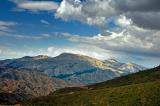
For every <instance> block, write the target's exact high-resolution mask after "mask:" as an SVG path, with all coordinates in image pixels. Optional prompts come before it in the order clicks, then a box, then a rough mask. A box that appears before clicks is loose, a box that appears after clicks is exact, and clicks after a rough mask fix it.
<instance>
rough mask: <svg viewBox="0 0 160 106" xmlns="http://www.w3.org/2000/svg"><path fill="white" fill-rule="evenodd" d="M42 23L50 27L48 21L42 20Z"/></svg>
mask: <svg viewBox="0 0 160 106" xmlns="http://www.w3.org/2000/svg"><path fill="white" fill-rule="evenodd" d="M40 22H41V23H42V24H46V25H49V22H48V21H46V20H43V19H42V20H40Z"/></svg>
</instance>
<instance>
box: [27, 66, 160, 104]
mask: <svg viewBox="0 0 160 106" xmlns="http://www.w3.org/2000/svg"><path fill="white" fill-rule="evenodd" d="M26 104H37V105H40V104H45V105H51V106H52V105H53V106H160V67H158V68H154V69H151V70H146V71H143V72H139V73H136V74H133V75H128V76H124V77H121V78H117V79H114V80H110V81H107V82H104V83H99V84H95V85H91V86H88V89H87V88H65V89H63V90H59V91H57V92H55V93H53V94H51V95H49V96H46V97H40V98H36V99H33V100H31V101H28V102H25V105H26Z"/></svg>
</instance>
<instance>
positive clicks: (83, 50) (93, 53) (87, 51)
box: [47, 44, 114, 60]
mask: <svg viewBox="0 0 160 106" xmlns="http://www.w3.org/2000/svg"><path fill="white" fill-rule="evenodd" d="M61 53H73V54H81V55H86V56H90V57H94V58H97V59H101V60H105V59H108V58H114V57H113V55H112V53H111V52H110V51H109V50H104V49H101V48H99V47H96V46H92V45H85V44H80V45H75V46H73V47H54V46H51V47H48V49H47V54H48V55H50V56H57V55H59V54H61Z"/></svg>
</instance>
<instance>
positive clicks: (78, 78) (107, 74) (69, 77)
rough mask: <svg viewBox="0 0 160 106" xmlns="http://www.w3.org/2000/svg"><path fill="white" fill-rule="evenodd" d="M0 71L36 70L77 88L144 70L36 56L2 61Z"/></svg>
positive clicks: (69, 57) (134, 66)
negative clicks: (4, 68)
mask: <svg viewBox="0 0 160 106" xmlns="http://www.w3.org/2000/svg"><path fill="white" fill-rule="evenodd" d="M0 67H12V68H16V69H24V68H26V69H32V70H35V69H36V70H39V71H40V72H43V73H44V74H46V75H48V76H50V77H52V78H59V79H62V80H64V81H66V82H68V83H70V84H73V85H77V86H81V85H88V84H94V83H99V82H103V81H106V80H110V79H113V78H115V77H120V76H122V75H126V74H130V73H135V72H138V71H140V70H144V69H146V68H144V67H142V66H139V65H137V64H133V63H127V64H125V63H120V62H118V61H116V60H113V59H110V60H105V61H101V60H98V59H95V58H92V57H88V56H84V55H79V54H69V53H63V54H61V55H59V56H57V57H48V56H43V55H39V56H34V57H30V56H25V57H22V58H18V59H9V60H3V61H0Z"/></svg>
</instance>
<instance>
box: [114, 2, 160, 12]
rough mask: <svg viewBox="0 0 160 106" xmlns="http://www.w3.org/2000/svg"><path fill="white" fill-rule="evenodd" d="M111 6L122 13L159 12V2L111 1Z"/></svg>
mask: <svg viewBox="0 0 160 106" xmlns="http://www.w3.org/2000/svg"><path fill="white" fill-rule="evenodd" d="M112 5H113V6H114V7H115V8H116V9H117V10H120V11H123V12H131V11H132V12H135V11H136V12H153V11H154V12H157V11H160V0H113V1H112Z"/></svg>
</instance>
